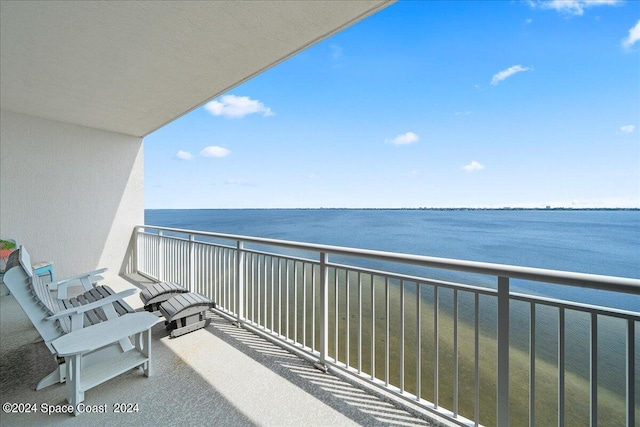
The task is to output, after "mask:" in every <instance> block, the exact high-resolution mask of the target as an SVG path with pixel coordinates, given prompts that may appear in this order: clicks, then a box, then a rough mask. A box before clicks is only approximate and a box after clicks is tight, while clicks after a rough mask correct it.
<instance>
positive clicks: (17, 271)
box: [3, 246, 64, 353]
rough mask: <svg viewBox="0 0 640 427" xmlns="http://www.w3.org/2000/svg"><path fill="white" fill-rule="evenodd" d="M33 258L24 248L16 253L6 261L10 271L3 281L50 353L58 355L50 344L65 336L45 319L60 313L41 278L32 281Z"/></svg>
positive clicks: (58, 326) (58, 327) (56, 326)
mask: <svg viewBox="0 0 640 427" xmlns="http://www.w3.org/2000/svg"><path fill="white" fill-rule="evenodd" d="M30 258H31V257H30V256H29V253H28V252H27V250H26V249H25V248H24V246H21V247H20V248H19V249H18V250H16V251H14V252H13V253H12V254H11V255H10V256H9V259H8V261H7V270H6V272H5V275H4V278H3V281H4V283H5V285H7V287H8V288H9V291H11V294H12V295H13V296H14V298H15V299H16V301H17V302H18V304H20V307H21V308H22V310H23V311H24V313H25V314H26V315H27V317H29V320H31V323H33V326H35V328H36V329H37V330H38V333H40V336H41V337H42V339H43V340H44V342H45V344H47V347H49V350H51V352H52V353H55V351H54V350H53V348H52V347H51V345H50V342H51V341H53V340H54V339H56V338H58V337H60V336H61V335H63V334H64V332H63V331H62V329H61V328H60V325H59V323H58V322H51V321H49V320H47V319H46V318H47V317H48V316H50V315H52V314H54V313H55V312H56V311H57V310H58V309H57V308H56V307H55V306H54V303H53V300H52V297H51V294H50V292H49V290H48V288H46V284H44V283H42V281H41V280H40V278H39V277H38V276H35V277H37V279H36V280H33V278H34V276H33V271H32V270H31V259H30ZM43 285H44V286H43ZM45 291H46V294H45V293H44V292H45ZM38 294H40V295H42V296H40V295H38ZM49 305H50V307H49Z"/></svg>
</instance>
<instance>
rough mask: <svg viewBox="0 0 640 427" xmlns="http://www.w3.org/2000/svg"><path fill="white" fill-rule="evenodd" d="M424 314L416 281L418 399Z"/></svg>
mask: <svg viewBox="0 0 640 427" xmlns="http://www.w3.org/2000/svg"><path fill="white" fill-rule="evenodd" d="M421 340H422V315H421V304H420V282H416V399H417V400H420V398H421V397H420V396H422V390H421V387H422V354H421V352H422V344H421Z"/></svg>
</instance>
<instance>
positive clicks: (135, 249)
mask: <svg viewBox="0 0 640 427" xmlns="http://www.w3.org/2000/svg"><path fill="white" fill-rule="evenodd" d="M139 240H140V228H138V227H134V228H133V251H132V253H131V258H132V260H131V269H132V270H133V271H131V273H136V274H137V273H138V270H140V266H139V265H138V256H139V253H140V252H139V248H138V246H139V245H140V242H139Z"/></svg>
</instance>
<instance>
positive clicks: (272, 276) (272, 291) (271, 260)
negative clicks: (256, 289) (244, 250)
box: [269, 257, 276, 332]
mask: <svg viewBox="0 0 640 427" xmlns="http://www.w3.org/2000/svg"><path fill="white" fill-rule="evenodd" d="M269 268H270V269H271V275H270V277H271V332H273V331H275V329H274V328H275V320H274V318H273V305H274V304H275V289H274V286H275V281H276V278H275V269H274V266H273V257H271V258H270V263H269Z"/></svg>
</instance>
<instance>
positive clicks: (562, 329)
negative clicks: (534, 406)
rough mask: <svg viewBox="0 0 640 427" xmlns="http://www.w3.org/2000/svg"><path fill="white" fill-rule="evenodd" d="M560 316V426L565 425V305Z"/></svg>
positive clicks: (561, 308)
mask: <svg viewBox="0 0 640 427" xmlns="http://www.w3.org/2000/svg"><path fill="white" fill-rule="evenodd" d="M559 311H560V313H559V316H558V427H564V389H565V384H564V363H565V357H564V356H565V347H564V345H565V339H564V333H565V321H564V316H565V312H564V307H560V309H559Z"/></svg>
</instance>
